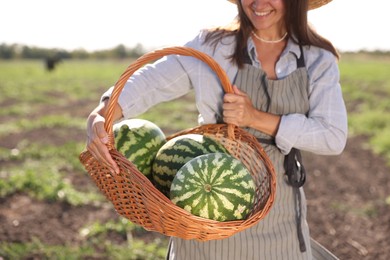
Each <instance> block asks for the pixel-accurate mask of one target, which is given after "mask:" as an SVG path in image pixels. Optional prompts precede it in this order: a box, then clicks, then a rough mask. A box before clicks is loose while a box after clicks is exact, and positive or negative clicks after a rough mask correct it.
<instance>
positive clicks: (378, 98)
mask: <svg viewBox="0 0 390 260" xmlns="http://www.w3.org/2000/svg"><path fill="white" fill-rule="evenodd" d="M340 71H341V84H342V88H343V94H344V97H345V101H346V104H347V107H348V118H349V131H350V134H351V135H366V136H368V137H369V142H370V146H371V147H372V149H373V151H375V152H376V153H378V154H380V155H382V156H385V157H386V158H387V160H388V161H389V162H390V139H389V138H388V136H389V134H390V102H389V96H390V76H389V71H390V58H389V57H385V58H383V57H378V56H367V55H366V54H360V55H359V54H355V55H351V54H349V55H345V56H342V60H341V62H340ZM389 165H390V163H389Z"/></svg>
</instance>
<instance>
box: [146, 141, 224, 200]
mask: <svg viewBox="0 0 390 260" xmlns="http://www.w3.org/2000/svg"><path fill="white" fill-rule="evenodd" d="M208 153H227V150H226V149H225V148H224V147H223V145H222V144H220V143H219V142H217V141H216V140H214V139H211V138H209V137H205V136H203V135H200V134H186V135H181V136H177V137H175V138H172V139H170V140H168V141H167V142H166V143H165V144H164V145H163V146H162V147H161V148H160V150H159V151H158V153H157V155H156V158H155V160H154V162H153V166H152V178H153V181H154V185H155V186H156V188H157V189H159V190H160V191H161V192H162V193H163V194H165V195H166V196H167V197H168V198H169V191H170V189H171V183H172V180H173V178H174V177H175V175H176V173H177V171H178V170H179V169H180V168H181V167H182V166H183V165H184V164H185V163H186V162H188V161H189V160H191V159H193V158H195V157H197V156H199V155H202V154H208Z"/></svg>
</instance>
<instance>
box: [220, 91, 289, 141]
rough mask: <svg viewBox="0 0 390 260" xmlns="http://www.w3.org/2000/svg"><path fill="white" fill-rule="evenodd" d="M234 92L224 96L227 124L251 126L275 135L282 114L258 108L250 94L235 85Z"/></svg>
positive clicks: (224, 113)
mask: <svg viewBox="0 0 390 260" xmlns="http://www.w3.org/2000/svg"><path fill="white" fill-rule="evenodd" d="M233 91H234V93H233V94H229V93H227V94H225V96H224V98H223V102H224V103H223V107H222V108H223V120H224V122H225V123H227V124H233V125H236V126H239V127H251V128H254V129H256V130H258V131H261V132H263V133H266V134H268V135H271V136H275V135H276V133H277V131H278V128H279V124H280V120H281V116H279V115H275V114H271V113H267V112H263V111H260V110H257V109H256V108H255V107H254V106H253V104H252V101H251V99H250V98H249V96H248V95H247V94H246V93H244V92H242V91H241V90H239V89H238V88H237V87H236V86H233Z"/></svg>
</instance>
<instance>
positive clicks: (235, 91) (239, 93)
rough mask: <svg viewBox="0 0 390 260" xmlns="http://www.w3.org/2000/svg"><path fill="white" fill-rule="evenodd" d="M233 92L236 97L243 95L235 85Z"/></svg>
mask: <svg viewBox="0 0 390 260" xmlns="http://www.w3.org/2000/svg"><path fill="white" fill-rule="evenodd" d="M233 91H234V94H236V95H240V96H242V95H245V93H244V92H242V91H241V90H240V89H239V88H237V86H236V85H233Z"/></svg>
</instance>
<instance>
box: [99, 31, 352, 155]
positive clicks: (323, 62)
mask: <svg viewBox="0 0 390 260" xmlns="http://www.w3.org/2000/svg"><path fill="white" fill-rule="evenodd" d="M205 34H206V31H202V32H200V33H199V35H197V36H196V37H195V38H194V39H193V40H191V41H189V42H188V43H186V44H185V45H186V46H188V47H192V48H195V49H197V50H199V51H202V52H204V53H206V54H208V55H210V56H211V57H213V59H214V60H215V61H217V62H218V63H219V64H220V66H221V67H222V68H223V69H224V70H225V72H226V73H227V75H228V77H229V79H230V80H231V82H233V81H234V79H235V76H236V75H237V72H238V67H237V66H235V65H234V64H233V63H231V60H230V59H229V58H228V57H229V56H230V55H231V54H232V53H233V51H234V46H235V43H234V39H233V38H232V37H227V38H225V39H224V40H223V41H222V43H219V44H218V46H217V47H216V48H214V47H213V46H210V45H205V44H204V37H205ZM303 50H304V54H305V61H306V69H307V72H308V76H309V104H310V110H309V112H308V114H307V115H302V114H288V115H283V116H282V119H281V123H280V126H279V129H278V132H277V135H276V138H275V141H276V145H277V147H278V148H279V149H280V150H281V152H282V153H283V154H287V153H288V152H289V151H290V150H291V148H292V147H295V148H297V149H300V150H305V151H309V152H313V153H316V154H324V155H335V154H339V153H341V152H342V150H343V149H344V147H345V144H346V139H347V113H346V108H345V104H344V100H343V97H342V92H341V86H340V83H339V75H340V74H339V69H338V64H337V60H336V58H335V57H334V55H332V53H330V52H328V51H326V50H324V49H321V48H317V47H313V46H304V48H303ZM248 53H249V54H251V55H250V57H251V59H252V61H253V62H252V63H253V64H254V65H255V66H258V67H259V68H261V64H260V63H259V61H258V60H257V58H256V51H255V49H254V44H253V42H252V40H251V39H249V41H248ZM296 57H300V49H299V46H298V45H296V44H295V43H293V42H292V41H291V40H289V42H288V44H287V46H286V48H285V50H284V51H283V53H282V55H281V57H280V59H279V60H278V62H277V64H276V68H275V70H276V74H277V77H278V78H279V79H283V78H284V77H286V76H288V75H289V74H290V73H291V72H293V71H294V70H296V68H297V64H296ZM192 89H194V90H195V93H196V105H197V108H198V110H199V123H200V124H204V123H215V122H216V121H217V119H218V118H221V113H222V111H221V107H222V97H223V90H222V88H221V86H220V84H219V80H218V78H217V76H216V75H215V73H214V72H213V71H211V69H210V68H209V67H208V66H207V65H206V64H205V63H203V62H202V61H199V60H198V59H196V58H194V57H183V56H177V55H169V56H166V57H163V58H161V59H160V60H158V61H156V62H155V63H154V64H150V65H147V66H145V67H144V68H142V69H140V70H139V71H137V72H136V73H134V74H133V75H132V76H131V77H130V78H129V80H128V82H127V83H126V85H125V87H124V89H123V91H122V93H121V95H120V97H119V100H118V103H119V105H120V106H121V108H122V110H123V111H122V112H123V115H124V117H125V118H132V117H136V116H138V115H140V114H142V113H144V112H145V111H147V110H148V109H149V108H150V107H152V106H154V105H155V104H157V103H160V102H164V101H169V100H173V99H176V98H178V97H180V96H182V95H185V94H186V93H188V92H189V91H190V90H192ZM111 91H112V88H110V89H109V90H108V91H107V92H106V93H104V94H103V96H102V98H105V97H107V96H109V94H110V93H111Z"/></svg>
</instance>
